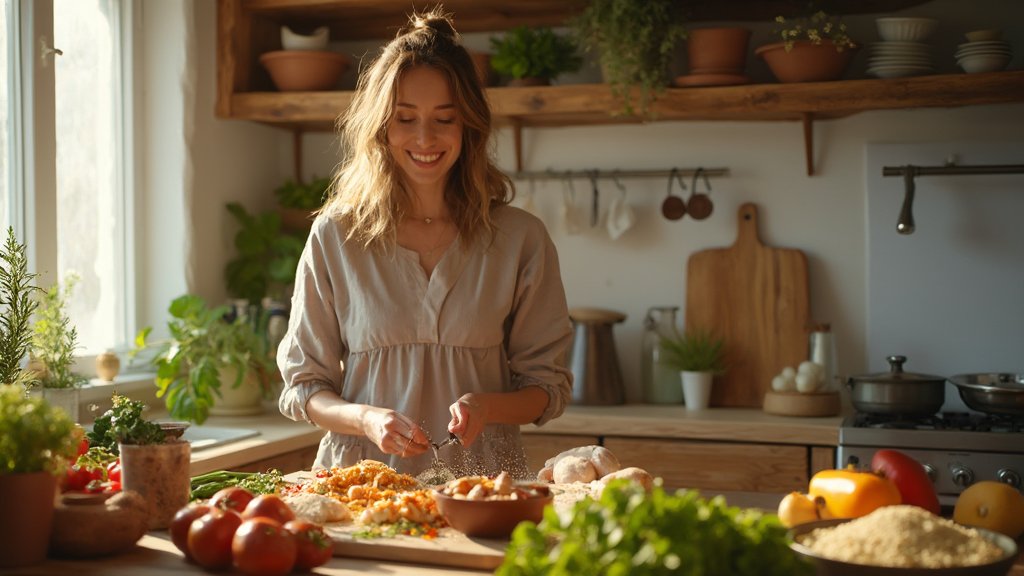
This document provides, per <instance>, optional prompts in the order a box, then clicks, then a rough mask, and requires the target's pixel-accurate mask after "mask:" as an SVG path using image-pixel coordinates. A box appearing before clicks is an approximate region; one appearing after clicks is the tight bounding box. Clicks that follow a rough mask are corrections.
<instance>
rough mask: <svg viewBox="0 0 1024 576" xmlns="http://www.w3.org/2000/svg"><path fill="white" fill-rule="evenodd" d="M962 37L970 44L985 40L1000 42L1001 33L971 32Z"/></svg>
mask: <svg viewBox="0 0 1024 576" xmlns="http://www.w3.org/2000/svg"><path fill="white" fill-rule="evenodd" d="M964 36H965V37H966V38H967V40H968V41H970V42H983V41H985V40H1002V39H1003V31H1002V30H995V29H991V30H973V31H971V32H967V33H966V34H964Z"/></svg>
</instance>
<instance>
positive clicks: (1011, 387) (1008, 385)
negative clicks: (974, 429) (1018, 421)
mask: <svg viewBox="0 0 1024 576" xmlns="http://www.w3.org/2000/svg"><path fill="white" fill-rule="evenodd" d="M949 381H950V382H952V383H953V385H954V386H956V389H957V391H958V392H959V393H960V398H962V399H963V401H964V404H967V407H968V408H971V409H974V410H978V411H980V412H987V413H989V414H1009V415H1012V416H1024V374H999V373H992V374H957V375H956V376H950V378H949Z"/></svg>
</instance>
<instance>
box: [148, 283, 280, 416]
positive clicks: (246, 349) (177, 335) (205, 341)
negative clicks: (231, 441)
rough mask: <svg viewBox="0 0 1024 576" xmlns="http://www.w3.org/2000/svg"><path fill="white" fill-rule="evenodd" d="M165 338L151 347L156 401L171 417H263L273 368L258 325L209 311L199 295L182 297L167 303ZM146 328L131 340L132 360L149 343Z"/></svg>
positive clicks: (224, 310) (223, 311) (223, 310)
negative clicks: (167, 331)
mask: <svg viewBox="0 0 1024 576" xmlns="http://www.w3.org/2000/svg"><path fill="white" fill-rule="evenodd" d="M168 310H169V312H170V314H171V319H170V320H169V321H168V323H167V327H168V329H169V332H170V337H169V338H168V339H167V340H164V341H162V342H158V343H155V344H153V347H155V348H156V349H157V353H156V355H155V357H154V358H153V360H152V362H153V363H154V364H155V365H156V368H157V375H156V385H157V397H158V398H164V401H165V404H166V406H167V411H168V412H169V413H170V415H171V417H173V418H176V419H179V420H187V421H190V422H195V423H197V424H202V423H203V422H205V421H206V419H207V417H209V415H210V414H211V413H212V414H218V413H219V414H224V415H243V414H245V415H248V414H258V413H260V412H262V404H261V401H262V399H263V398H266V397H269V394H270V381H269V374H270V370H271V368H272V363H271V361H270V358H269V356H268V354H267V345H266V339H265V338H264V336H263V333H264V332H261V331H259V328H260V327H261V326H262V325H263V323H256V324H254V323H252V322H250V321H248V320H247V319H244V318H236V319H232V318H230V317H229V314H228V313H229V308H228V307H227V306H218V307H215V308H209V307H207V305H206V302H205V301H204V300H203V299H202V298H200V297H199V296H195V295H191V294H186V295H184V296H179V297H178V298H175V299H174V301H172V302H171V305H170V307H169V309H168ZM151 331H152V328H151V327H147V328H145V329H144V330H142V331H141V332H140V333H139V335H138V336H136V339H135V349H134V350H133V351H132V354H133V355H135V354H137V353H138V352H140V351H141V350H142V349H144V348H147V347H149V346H150V344H149V343H148V342H147V338H148V336H149V334H150V332H151Z"/></svg>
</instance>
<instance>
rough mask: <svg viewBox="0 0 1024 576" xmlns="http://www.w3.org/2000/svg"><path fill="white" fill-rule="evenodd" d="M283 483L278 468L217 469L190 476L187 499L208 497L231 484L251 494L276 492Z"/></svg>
mask: <svg viewBox="0 0 1024 576" xmlns="http://www.w3.org/2000/svg"><path fill="white" fill-rule="evenodd" d="M284 484H285V480H284V476H282V475H281V472H280V471H279V470H268V471H266V472H230V471H227V470H217V471H216V472H208V473H206V474H201V475H199V476H195V477H193V478H192V481H191V496H190V498H189V500H202V499H205V498H210V497H212V496H213V495H214V494H216V493H217V492H219V491H220V490H221V489H223V488H229V487H231V486H240V487H242V488H245V489H246V490H248V491H249V492H252V493H253V494H276V493H277V491H278V489H279V488H281V487H282V486H283V485H284Z"/></svg>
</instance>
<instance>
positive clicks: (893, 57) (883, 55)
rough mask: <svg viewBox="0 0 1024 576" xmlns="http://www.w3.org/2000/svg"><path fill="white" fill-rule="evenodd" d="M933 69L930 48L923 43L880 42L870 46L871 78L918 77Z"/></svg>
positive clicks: (869, 70)
mask: <svg viewBox="0 0 1024 576" xmlns="http://www.w3.org/2000/svg"><path fill="white" fill-rule="evenodd" d="M934 69H935V67H934V66H933V64H932V54H931V48H930V47H929V46H928V44H925V43H923V42H897V41H882V42H876V43H874V44H872V45H871V56H870V58H868V74H871V75H873V76H878V77H879V78H900V77H903V76H920V75H922V74H930V73H931V72H932V71H933V70H934Z"/></svg>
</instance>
